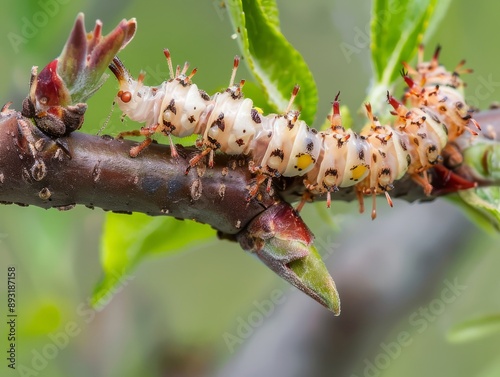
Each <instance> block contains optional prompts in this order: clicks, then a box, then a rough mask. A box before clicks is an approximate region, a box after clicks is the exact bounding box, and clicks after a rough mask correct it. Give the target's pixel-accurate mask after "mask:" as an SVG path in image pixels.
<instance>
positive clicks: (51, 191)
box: [0, 112, 279, 234]
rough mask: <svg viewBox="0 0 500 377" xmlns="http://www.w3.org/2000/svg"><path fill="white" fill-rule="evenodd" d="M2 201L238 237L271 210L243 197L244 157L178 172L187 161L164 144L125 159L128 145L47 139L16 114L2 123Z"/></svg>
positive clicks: (75, 137) (268, 200)
mask: <svg viewBox="0 0 500 377" xmlns="http://www.w3.org/2000/svg"><path fill="white" fill-rule="evenodd" d="M0 130H1V132H0V161H1V162H0V201H1V202H3V203H17V204H21V205H35V206H38V207H42V208H58V209H61V210H65V209H70V208H72V207H73V206H74V205H76V204H83V205H85V206H87V207H90V208H94V207H100V208H103V209H104V210H110V211H115V212H124V213H131V212H142V213H146V214H148V215H153V216H155V215H169V216H174V217H177V218H181V219H193V220H196V221H199V222H202V223H207V224H210V225H212V226H213V227H214V228H216V229H217V230H219V231H221V232H223V233H227V234H234V233H237V232H238V231H239V230H240V228H242V227H244V226H245V225H246V224H247V223H248V221H250V220H251V219H252V218H254V217H255V216H256V215H258V214H259V213H261V212H262V211H263V210H264V209H265V208H267V207H269V206H270V205H272V204H273V203H274V202H275V201H276V200H279V199H278V198H276V197H272V196H270V195H266V194H265V193H262V194H260V195H259V196H258V199H257V198H255V199H252V200H250V201H247V200H246V196H247V192H248V190H247V188H246V187H247V184H248V182H249V180H250V178H251V177H250V173H249V172H248V169H246V168H245V167H243V166H240V165H246V163H245V161H244V160H235V159H231V158H229V157H226V156H220V158H218V159H217V167H216V168H215V169H205V168H198V169H192V170H191V171H190V172H189V173H188V174H187V175H186V174H184V172H185V170H186V167H187V161H186V156H189V155H190V154H193V153H196V152H195V151H194V150H193V149H184V148H179V152H180V153H181V155H182V158H180V159H178V160H175V159H172V158H171V157H170V150H169V147H167V146H164V145H151V146H150V147H149V148H148V149H147V151H145V152H144V153H143V154H142V155H141V156H140V157H139V158H130V157H129V154H128V153H129V150H130V147H131V146H132V145H133V144H134V143H133V142H132V141H127V140H116V139H113V138H110V137H98V136H92V135H86V134H82V133H78V132H74V133H72V134H71V135H70V136H67V137H62V138H58V139H56V140H54V139H52V138H49V137H48V136H46V135H45V134H43V133H42V132H40V131H39V130H38V129H37V128H36V127H34V126H33V125H32V123H31V121H30V120H28V119H26V118H23V117H21V116H20V115H19V114H18V113H16V112H10V113H9V114H8V115H6V114H4V115H3V116H2V117H1V118H0Z"/></svg>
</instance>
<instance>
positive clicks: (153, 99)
mask: <svg viewBox="0 0 500 377" xmlns="http://www.w3.org/2000/svg"><path fill="white" fill-rule="evenodd" d="M164 54H165V57H166V58H167V62H168V65H169V71H170V79H169V80H168V81H164V82H163V83H162V84H160V85H158V86H146V85H144V84H143V82H144V77H145V74H144V73H143V72H141V74H139V78H138V79H137V80H134V79H133V78H132V76H131V75H130V73H129V72H128V71H127V69H126V68H125V66H124V65H123V63H122V62H121V61H120V60H119V59H118V58H117V57H115V58H114V59H113V62H112V63H111V64H110V66H109V67H110V69H111V71H112V72H113V74H114V75H115V76H116V78H117V79H118V83H119V86H120V90H119V91H118V93H117V96H116V100H115V101H116V103H117V104H118V106H119V107H120V110H121V111H122V112H123V113H124V114H125V115H126V116H127V117H129V118H130V119H131V120H134V121H137V122H141V123H145V124H144V126H143V127H142V128H141V129H140V130H133V131H125V132H122V133H120V134H119V135H118V138H122V137H124V136H144V137H145V140H144V141H142V142H141V143H140V144H139V145H138V146H136V147H133V148H132V149H131V150H130V156H131V157H137V156H138V155H139V153H140V152H141V151H142V150H144V148H146V147H147V146H148V145H149V144H151V142H152V136H153V135H155V134H156V133H163V134H165V135H167V136H168V137H169V138H170V146H171V153H172V156H174V157H176V156H178V154H177V151H176V149H175V145H174V143H173V141H172V139H171V135H174V136H179V137H183V136H187V135H190V134H192V133H195V132H196V127H197V126H200V125H201V124H203V119H202V117H203V115H205V114H206V112H207V108H208V107H209V97H208V96H207V95H206V93H205V92H203V91H201V90H199V89H198V87H197V86H196V84H193V83H192V82H191V79H192V78H193V76H194V75H195V73H196V69H194V70H193V71H192V72H191V73H190V74H189V75H186V72H187V69H188V67H189V65H188V64H187V63H186V64H185V65H184V67H183V69H182V70H181V69H180V67H177V70H176V72H175V73H174V72H173V68H172V62H171V58H170V52H169V51H168V50H165V51H164Z"/></svg>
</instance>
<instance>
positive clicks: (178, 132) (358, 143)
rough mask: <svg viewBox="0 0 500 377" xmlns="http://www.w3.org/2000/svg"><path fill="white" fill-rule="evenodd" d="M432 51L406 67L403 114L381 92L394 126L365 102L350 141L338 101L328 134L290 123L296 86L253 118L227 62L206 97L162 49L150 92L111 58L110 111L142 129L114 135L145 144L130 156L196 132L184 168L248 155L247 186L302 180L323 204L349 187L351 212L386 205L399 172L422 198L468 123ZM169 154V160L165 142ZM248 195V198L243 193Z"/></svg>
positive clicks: (453, 78)
mask: <svg viewBox="0 0 500 377" xmlns="http://www.w3.org/2000/svg"><path fill="white" fill-rule="evenodd" d="M438 52H439V49H438V50H436V53H435V54H434V57H433V59H432V61H431V62H429V63H425V62H422V61H421V59H422V58H421V56H420V58H419V63H418V65H417V68H416V69H413V68H410V67H409V66H408V65H406V68H407V69H408V72H409V74H404V79H405V81H406V83H407V84H408V86H409V90H408V92H407V93H406V95H405V101H406V102H408V107H407V106H405V104H404V103H401V102H399V101H397V100H396V99H395V98H394V97H392V96H390V95H389V94H388V97H387V99H388V102H389V104H390V105H391V106H392V107H393V108H394V112H393V114H394V115H395V121H394V125H393V126H389V125H381V124H380V122H379V121H378V119H377V118H376V117H375V116H374V115H373V114H372V112H371V106H370V105H369V104H367V105H366V109H367V114H368V118H369V121H370V122H369V126H368V127H366V128H365V130H363V132H361V134H359V135H358V134H356V133H355V132H353V131H352V130H345V129H344V127H343V126H342V121H341V116H340V111H339V103H338V98H335V101H334V103H333V110H332V115H331V117H330V123H331V127H330V128H329V129H328V130H326V131H321V132H318V131H316V130H314V129H311V128H309V127H308V126H307V124H306V123H305V122H304V121H302V120H299V119H298V116H299V112H298V111H295V110H292V109H291V104H292V102H293V99H294V98H295V96H296V95H297V92H298V87H296V88H295V89H294V91H293V93H292V98H291V100H290V104H289V106H288V108H287V109H286V111H285V113H284V114H281V115H276V114H270V115H267V116H263V115H261V114H260V112H259V111H258V110H257V109H256V108H254V106H253V102H252V100H250V99H245V98H243V95H242V92H241V88H242V86H243V83H244V81H242V82H240V83H239V84H236V85H234V77H235V73H236V68H237V66H238V62H239V60H238V59H237V58H235V61H234V65H233V74H232V76H231V80H230V85H229V87H228V89H226V90H225V91H224V92H220V93H216V94H215V95H214V96H212V97H209V96H208V95H207V94H206V93H205V92H203V91H201V90H199V89H198V87H197V86H196V85H195V84H193V83H192V82H191V78H192V77H193V76H194V73H195V72H196V71H195V70H193V72H192V73H191V74H190V75H186V71H187V64H186V65H185V66H184V68H183V70H182V71H180V69H179V67H178V68H177V71H176V72H175V74H174V72H173V69H172V64H171V60H170V53H169V52H168V50H165V55H166V57H167V60H168V63H169V68H170V72H171V78H170V79H169V80H167V81H165V82H163V83H162V84H161V85H159V86H156V87H148V86H145V85H143V79H144V75H143V74H141V75H140V76H139V79H138V80H134V79H133V78H132V77H131V76H130V74H129V73H128V72H127V70H126V69H125V67H124V66H123V64H122V63H121V62H120V61H119V60H118V59H117V58H115V59H114V61H113V63H112V64H111V65H110V68H111V70H112V71H113V73H114V74H115V76H116V77H117V78H118V80H119V84H120V91H119V92H118V94H117V99H116V102H117V103H118V106H119V107H120V109H121V110H122V112H123V113H124V115H126V116H128V117H129V118H130V119H132V120H135V121H138V122H143V123H144V127H143V128H142V129H141V130H140V131H133V132H132V133H124V134H134V135H138V134H141V135H144V136H146V140H145V142H143V145H140V146H139V148H138V149H136V150H135V149H134V151H132V150H131V155H132V156H133V157H135V156H137V154H138V153H139V152H140V151H141V150H142V149H143V148H144V147H146V146H147V145H148V144H149V143H150V142H151V136H152V135H153V134H155V133H158V132H161V133H163V134H166V135H168V136H170V135H174V136H178V137H185V136H189V135H193V134H197V135H200V141H199V143H197V145H199V146H200V147H203V151H202V152H201V153H200V154H199V155H198V156H196V157H194V158H193V159H191V161H190V164H191V165H192V166H194V165H195V164H196V163H197V162H198V161H199V160H200V159H201V158H202V157H204V156H206V155H209V165H210V166H211V165H212V161H213V153H214V151H216V150H220V151H221V152H223V153H227V154H230V155H240V154H243V155H250V156H251V158H252V164H251V169H252V171H253V172H255V173H257V182H258V183H257V185H259V184H260V183H262V182H263V181H264V180H266V179H267V180H268V184H270V180H271V178H272V177H278V176H286V177H295V176H304V183H305V185H306V188H307V192H308V195H309V196H312V195H321V194H324V193H326V194H327V196H328V198H327V204H328V206H329V205H330V194H331V192H335V191H337V190H338V189H339V188H340V187H348V186H353V185H356V190H357V192H358V194H359V195H358V196H359V198H360V202H361V205H362V196H363V195H368V194H370V195H373V197H375V195H377V194H380V193H385V195H386V197H387V200H388V201H389V204H391V205H392V202H391V200H390V197H389V195H388V193H387V192H388V191H389V190H391V189H392V187H393V183H394V181H396V180H398V179H400V178H401V177H402V176H403V175H405V174H409V175H410V176H411V177H412V178H414V179H415V180H416V181H417V182H418V183H419V184H421V185H422V186H423V188H424V190H425V192H426V193H427V194H429V193H430V192H431V190H432V186H431V185H430V183H429V181H428V180H427V176H426V170H428V169H429V168H431V167H432V166H433V165H435V164H436V163H438V162H439V160H440V154H441V151H442V150H443V148H445V146H446V145H447V143H448V142H449V141H450V140H454V139H455V138H457V137H458V136H460V135H461V134H462V133H463V132H464V130H469V131H471V130H470V128H469V127H468V124H469V122H472V123H473V124H475V125H477V123H475V121H474V120H473V119H472V118H471V116H470V114H469V113H470V110H469V109H468V107H467V105H466V104H465V101H464V99H463V95H462V88H463V86H464V84H463V82H462V81H461V80H460V78H459V76H458V73H457V72H453V73H450V72H448V71H446V70H445V69H444V67H442V66H440V65H439V64H438V61H437V57H438ZM462 64H463V62H462V63H461V64H460V65H459V67H461V65H462ZM337 97H338V95H337ZM471 133H474V132H473V131H471ZM171 146H172V153H174V152H175V148H174V145H173V143H172V141H171ZM256 192H257V191H256V190H253V191H252V190H251V193H252V194H255V193H256ZM304 201H305V199H304V200H303V202H304ZM301 205H302V204H301ZM372 217H373V218H374V217H375V204H374V205H373V211H372Z"/></svg>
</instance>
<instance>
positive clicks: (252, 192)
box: [247, 173, 272, 200]
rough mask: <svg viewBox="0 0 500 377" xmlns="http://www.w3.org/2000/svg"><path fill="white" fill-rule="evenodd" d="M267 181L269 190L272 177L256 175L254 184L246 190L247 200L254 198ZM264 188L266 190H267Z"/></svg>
mask: <svg viewBox="0 0 500 377" xmlns="http://www.w3.org/2000/svg"><path fill="white" fill-rule="evenodd" d="M266 180H267V187H269V189H270V188H271V183H272V177H269V176H267V175H265V174H262V173H261V174H258V175H257V178H256V181H255V183H253V184H251V185H250V187H249V188H248V198H247V200H250V199H252V198H254V197H255V196H256V195H257V193H258V192H259V187H260V186H261V185H262V184H263V183H264V182H265V181H266ZM267 187H266V190H267Z"/></svg>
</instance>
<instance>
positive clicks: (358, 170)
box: [351, 165, 368, 181]
mask: <svg viewBox="0 0 500 377" xmlns="http://www.w3.org/2000/svg"><path fill="white" fill-rule="evenodd" d="M367 170H368V168H367V167H366V166H365V165H358V166H356V167H355V168H353V169H352V170H351V172H352V179H353V180H355V181H357V180H359V179H361V178H362V177H363V176H364V175H365V173H366V171H367Z"/></svg>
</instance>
